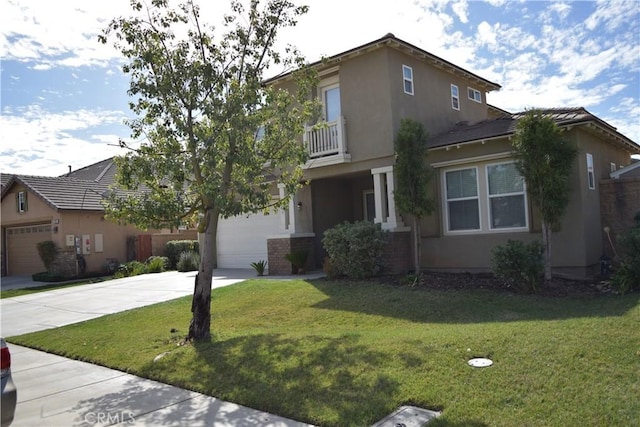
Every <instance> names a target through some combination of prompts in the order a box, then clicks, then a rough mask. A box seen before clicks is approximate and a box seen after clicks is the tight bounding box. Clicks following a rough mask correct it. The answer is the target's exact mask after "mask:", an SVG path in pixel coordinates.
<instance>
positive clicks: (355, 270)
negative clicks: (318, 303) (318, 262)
mask: <svg viewBox="0 0 640 427" xmlns="http://www.w3.org/2000/svg"><path fill="white" fill-rule="evenodd" d="M386 242H387V232H386V231H383V230H382V229H381V228H380V224H373V223H371V222H368V221H359V222H355V223H348V222H345V223H343V224H339V225H336V226H335V227H333V228H331V229H329V230H327V231H326V232H325V233H324V237H323V239H322V244H323V245H324V248H325V250H326V251H327V253H328V254H329V258H330V259H331V268H332V269H333V271H335V273H336V274H342V275H345V276H347V277H351V278H355V279H361V278H364V277H370V276H375V275H376V274H378V273H380V272H381V271H382V254H383V252H384V247H385V244H386Z"/></svg>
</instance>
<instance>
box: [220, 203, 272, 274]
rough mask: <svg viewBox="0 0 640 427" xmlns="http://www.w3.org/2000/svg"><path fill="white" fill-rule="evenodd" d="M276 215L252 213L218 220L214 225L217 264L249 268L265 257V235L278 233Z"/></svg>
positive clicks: (265, 258)
mask: <svg viewBox="0 0 640 427" xmlns="http://www.w3.org/2000/svg"><path fill="white" fill-rule="evenodd" d="M279 230H280V215H278V214H275V213H272V214H270V215H263V214H252V215H249V216H247V215H240V216H235V217H232V218H227V219H220V223H219V224H218V267H220V268H251V263H252V262H255V261H260V260H265V261H266V260H267V258H268V257H267V237H268V236H273V235H276V234H278V233H279Z"/></svg>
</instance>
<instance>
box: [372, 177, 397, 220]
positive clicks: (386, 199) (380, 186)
mask: <svg viewBox="0 0 640 427" xmlns="http://www.w3.org/2000/svg"><path fill="white" fill-rule="evenodd" d="M371 174H372V175H373V194H374V198H375V205H376V217H375V220H374V221H375V222H376V223H380V224H382V228H383V229H385V230H390V229H391V230H393V229H396V228H398V227H403V226H404V224H403V223H402V221H401V220H400V217H399V216H398V212H397V211H396V202H395V198H394V196H393V192H394V190H395V186H394V185H395V180H394V178H393V166H385V167H382V168H376V169H371Z"/></svg>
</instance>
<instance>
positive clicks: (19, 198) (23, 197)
mask: <svg viewBox="0 0 640 427" xmlns="http://www.w3.org/2000/svg"><path fill="white" fill-rule="evenodd" d="M16 210H17V211H18V212H26V211H27V192H26V191H19V192H18V194H16Z"/></svg>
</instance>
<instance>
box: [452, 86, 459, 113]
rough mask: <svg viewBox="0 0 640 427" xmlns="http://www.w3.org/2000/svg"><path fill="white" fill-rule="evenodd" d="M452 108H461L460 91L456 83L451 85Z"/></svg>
mask: <svg viewBox="0 0 640 427" xmlns="http://www.w3.org/2000/svg"><path fill="white" fill-rule="evenodd" d="M451 108H453V109H454V110H460V93H459V92H458V86H456V85H451Z"/></svg>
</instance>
